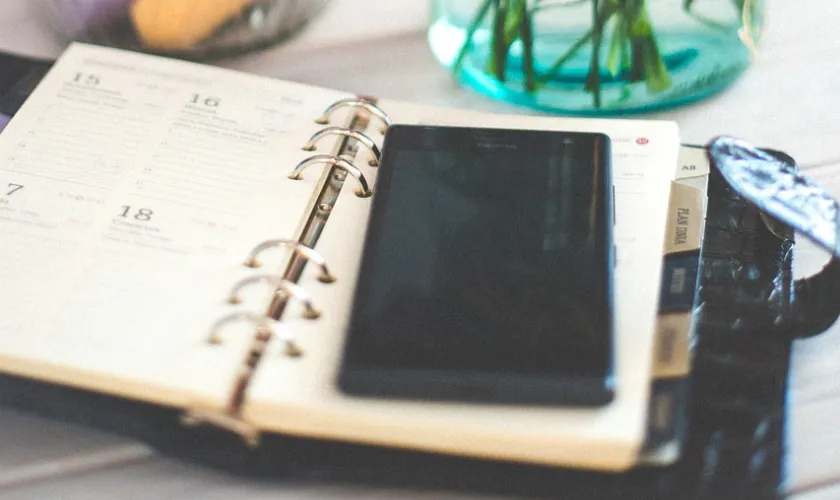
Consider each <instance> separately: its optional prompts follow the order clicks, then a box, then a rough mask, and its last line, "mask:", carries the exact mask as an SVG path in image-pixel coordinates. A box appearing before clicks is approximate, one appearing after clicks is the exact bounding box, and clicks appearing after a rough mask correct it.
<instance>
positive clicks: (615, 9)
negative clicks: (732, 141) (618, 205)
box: [430, 0, 762, 114]
mask: <svg viewBox="0 0 840 500" xmlns="http://www.w3.org/2000/svg"><path fill="white" fill-rule="evenodd" d="M453 2H454V0H453ZM437 3H438V4H439V5H440V4H442V3H443V4H445V3H446V2H445V1H444V0H437ZM657 5H659V6H658V7H657ZM662 5H665V6H664V7H662ZM475 6H476V7H477V8H475V10H474V12H473V15H472V16H471V18H469V22H468V23H465V24H464V25H463V27H461V28H460V29H461V31H460V33H462V34H463V37H462V39H461V42H460V43H459V46H458V50H457V53H456V54H455V55H454V57H451V58H449V60H450V61H451V64H448V65H449V66H450V67H451V70H452V72H453V73H454V74H455V75H456V76H458V77H459V78H462V79H465V75H466V78H468V79H470V80H471V81H472V82H473V83H472V84H473V86H476V87H485V88H479V90H483V91H485V92H486V93H489V94H491V95H494V96H495V97H500V98H503V99H507V100H513V101H515V102H518V103H522V104H526V105H531V106H532V107H536V108H547V109H550V110H560V111H564V110H566V109H568V110H569V111H571V112H575V113H583V114H586V113H593V114H603V113H611V112H626V111H628V110H630V111H636V110H638V108H642V109H653V108H656V107H665V106H669V105H674V104H678V103H680V102H687V101H690V100H694V99H697V98H700V97H704V96H705V95H710V94H711V93H714V92H716V91H718V90H720V89H722V88H723V87H725V86H727V85H728V84H730V83H731V82H732V81H734V79H735V78H736V77H737V76H738V75H740V73H741V72H743V71H744V70H745V69H746V67H747V66H748V64H749V56H750V50H751V49H752V47H746V45H747V44H746V42H744V43H742V42H741V41H739V37H740V38H743V31H744V29H745V27H744V26H742V20H743V19H744V18H745V16H746V13H749V14H750V15H751V16H755V15H756V14H758V15H757V17H758V18H760V11H761V7H762V5H761V0H683V1H682V2H680V1H679V0H673V1H670V2H669V1H664V0H660V2H658V3H657V2H651V1H650V0H553V1H552V0H481V1H480V2H478V3H476V4H475ZM653 8H657V9H659V10H660V11H661V12H659V15H660V18H658V19H668V18H673V17H674V12H676V13H677V14H679V15H680V16H681V19H680V22H679V23H674V25H673V26H670V25H668V24H667V23H666V22H664V21H660V22H659V23H656V22H654V19H657V18H656V17H655V16H653V15H652V9H653ZM453 9H454V7H453ZM573 9H574V12H575V14H576V15H577V16H578V19H576V21H577V23H576V24H575V23H569V25H568V26H567V27H565V28H564V29H565V32H564V33H560V34H558V33H552V32H551V30H552V29H558V28H556V25H557V24H558V23H554V24H552V23H547V22H541V21H544V20H545V19H547V18H550V19H553V20H558V19H559V20H560V21H562V20H563V16H564V15H570V14H568V13H569V12H570V11H571V10H573ZM583 9H586V16H587V17H588V20H586V19H583V18H582V17H581V16H582V15H583V14H582V13H583V12H584V10H583ZM668 9H670V10H668ZM655 13H656V12H655ZM549 16H550V17H549ZM666 16H667V17H666ZM453 17H454V16H453ZM441 19H443V20H445V21H446V22H451V19H444V18H443V17H442V16H441ZM441 22H443V21H441ZM453 24H454V23H453ZM662 24H664V25H665V29H664V33H665V35H664V39H665V42H664V43H663V42H661V40H660V38H661V37H660V31H659V28H660V26H659V25H662ZM437 28H439V26H436V25H433V26H432V28H430V39H431V41H432V46H433V50H434V49H435V48H436V40H435V38H434V37H435V36H436V35H437V33H444V31H442V30H439V29H437ZM450 31H453V30H450ZM561 35H562V38H561ZM692 37H693V38H692ZM558 40H559V41H558ZM721 44H723V45H721ZM727 49H730V50H729V52H726V50H727ZM715 50H718V51H723V52H721V53H718V54H715ZM733 50H734V51H733ZM437 52H443V51H442V50H438V51H437ZM437 52H436V53H437ZM439 58H440V59H441V60H442V62H444V59H445V58H444V57H442V56H441V57H439ZM482 59H483V62H481V60H482ZM587 61H588V62H587ZM445 64H446V62H445ZM465 69H468V71H465ZM467 73H468V74H467ZM689 73H691V74H690V76H689V77H685V76H684V75H686V74H689ZM701 73H702V74H701ZM710 74H711V76H709V75H710ZM675 80H676V82H677V84H676V85H675ZM698 82H699V83H698ZM704 86H705V87H708V88H703V87H704ZM574 93H578V94H580V93H585V94H586V95H589V101H588V104H585V103H582V102H580V99H578V100H577V101H576V102H575V103H574V104H573V105H572V104H564V103H563V102H558V103H551V102H549V101H548V100H547V99H548V98H547V97H544V96H545V95H556V96H557V97H558V98H563V96H564V95H567V96H572V94H574ZM509 97H511V98H509ZM657 100H659V101H660V102H661V105H657ZM576 107H577V108H578V109H575V108H576Z"/></svg>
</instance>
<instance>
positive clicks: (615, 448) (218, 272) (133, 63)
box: [0, 44, 708, 470]
mask: <svg viewBox="0 0 840 500" xmlns="http://www.w3.org/2000/svg"><path fill="white" fill-rule="evenodd" d="M393 123H402V124H440V125H462V126H480V127H497V128H518V129H535V130H536V129H539V130H565V131H584V132H601V133H605V134H608V135H609V136H610V138H611V141H612V168H613V178H614V185H615V194H616V198H615V201H616V225H615V230H614V231H615V240H616V254H617V266H616V274H615V280H616V299H615V311H616V318H617V321H616V339H617V340H616V370H615V398H614V400H613V401H612V402H611V403H609V404H607V405H605V406H603V407H599V408H573V407H550V406H540V407H536V406H534V407H527V406H505V405H499V404H468V403H458V402H445V403H443V402H424V401H404V400H401V401H397V400H388V399H378V400H377V399H371V398H355V397H352V396H349V395H346V394H343V393H342V392H341V391H340V390H339V389H338V387H337V384H336V374H337V370H338V364H339V359H340V356H341V350H342V346H343V338H344V335H345V332H346V328H347V322H348V318H349V315H350V308H351V303H352V298H353V294H354V290H355V284H356V282H357V280H364V279H365V277H364V276H361V275H359V272H358V267H359V262H360V258H361V251H362V245H363V243H364V239H365V231H366V226H367V218H368V212H369V208H370V202H371V196H373V197H375V196H376V186H375V180H376V172H377V166H376V163H377V158H378V155H379V152H380V148H381V147H382V138H383V131H384V129H385V128H386V127H387V126H389V125H391V124H393ZM683 153H684V154H686V155H689V156H686V157H685V158H686V159H684V160H683V163H685V165H688V163H691V164H692V165H694V167H696V168H694V167H691V168H689V167H684V168H678V165H679V164H680V160H679V158H678V155H679V154H680V138H679V132H678V128H677V126H676V124H674V123H671V122H664V121H642V120H582V119H568V118H548V117H526V116H515V115H489V114H482V113H477V112H471V111H463V110H452V109H442V108H433V107H427V106H422V105H417V104H410V103H404V102H397V101H391V100H386V99H382V100H378V101H376V100H374V99H371V98H359V97H357V96H354V95H352V94H349V93H344V92H340V91H335V90H330V89H324V88H317V87H311V86H306V85H301V84H297V83H291V82H285V81H278V80H273V79H268V78H263V77H257V76H252V75H245V74H242V73H237V72H234V71H230V70H224V69H219V68H215V67H210V66H205V65H199V64H195V63H189V62H184V61H176V60H170V59H165V58H160V57H155V56H149V55H143V54H137V53H131V52H124V51H120V50H116V49H109V48H103V47H95V46H90V45H84V44H74V45H72V46H71V47H70V48H69V49H68V50H67V51H66V52H65V53H64V54H63V55H62V57H61V58H60V59H59V61H58V62H57V63H56V65H55V66H54V67H53V68H52V69H51V71H50V72H49V73H48V74H47V75H46V77H45V78H44V79H43V80H42V81H41V83H40V84H39V85H38V87H37V88H36V89H35V91H34V93H33V94H32V95H31V97H30V98H29V99H28V100H27V101H26V103H25V104H24V105H23V107H22V108H21V110H20V112H19V113H18V114H17V115H16V116H15V117H14V119H13V120H12V121H11V123H10V124H9V126H8V127H7V128H6V129H5V130H4V131H3V133H2V134H0V235H2V236H0V238H2V245H0V311H2V315H0V372H1V373H4V374H6V375H8V376H14V377H22V378H27V379H33V380H38V381H42V382H46V383H51V384H58V385H62V386H68V387H74V388H77V389H82V390H86V391H93V392H97V393H103V394H108V395H112V396H115V397H118V398H125V399H130V400H137V401H143V402H147V403H151V404H155V405H160V406H163V407H170V408H177V409H179V410H182V414H183V423H184V424H185V425H210V426H218V427H223V428H225V429H228V430H230V431H231V432H235V433H237V434H239V435H241V436H242V437H243V438H245V439H246V440H248V441H249V442H250V443H251V444H253V445H255V446H258V445H259V438H260V435H261V434H264V433H277V434H284V435H292V436H300V437H306V438H313V439H327V440H337V441H345V442H358V443H366V444H373V445H382V446H389V447H398V448H408V449H415V450H424V451H431V452H439V453H446V454H454V455H466V456H474V457H481V458H488V459H497V460H506V461H519V462H527V463H534V464H545V465H556V466H564V467H584V468H593V469H602V470H624V469H627V468H630V467H633V466H635V465H637V464H639V463H643V462H653V463H667V462H669V461H673V460H674V459H675V458H676V456H675V453H676V452H674V451H673V450H671V452H663V451H662V450H663V449H662V448H661V447H658V445H660V444H669V445H673V444H674V440H675V439H677V438H676V437H675V435H674V433H675V431H668V432H666V433H665V435H659V434H662V433H657V432H655V430H656V429H657V428H660V430H661V429H672V428H673V427H674V426H675V421H676V419H677V417H676V416H675V415H676V413H679V411H678V409H677V408H675V403H674V401H677V400H679V399H680V398H679V397H678V395H677V396H675V397H674V399H673V400H669V401H670V402H668V401H663V400H660V399H657V398H658V397H659V396H662V395H663V394H666V393H667V390H665V389H663V387H666V386H667V387H671V385H668V384H665V385H663V384H661V383H659V382H662V380H664V379H669V380H670V379H671V378H673V379H675V380H679V379H681V378H682V377H684V376H685V375H686V374H687V371H688V363H689V353H688V350H689V347H688V344H689V343H688V341H687V338H688V337H687V336H688V334H689V330H690V323H691V311H690V309H691V302H690V301H689V303H688V304H687V307H684V308H683V309H681V310H680V311H681V312H674V311H676V310H677V309H673V310H670V309H668V310H666V309H667V308H664V309H663V307H662V303H663V302H664V301H663V300H661V297H660V291H661V290H662V289H663V288H665V289H668V290H670V291H671V292H675V293H676V292H679V293H682V294H683V295H685V292H686V291H687V293H688V295H690V296H691V297H693V291H694V284H695V282H696V271H697V269H696V265H697V259H698V258H699V247H700V243H701V241H700V240H701V235H702V220H703V216H702V211H703V210H704V204H703V200H704V199H705V193H704V190H705V184H704V179H705V175H706V173H707V172H708V167H707V166H701V165H700V164H702V163H703V162H704V161H705V157H704V155H703V154H702V152H701V153H700V154H698V150H695V151H691V150H687V149H685V148H684V151H683ZM690 155H694V156H695V157H694V159H688V158H689V157H690ZM679 172H682V173H681V174H679V175H678V173H679ZM686 172H687V173H686ZM680 177H692V178H693V179H692V180H691V181H690V182H689V181H686V180H685V179H683V181H681V182H682V184H679V185H680V186H682V187H680V188H678V189H674V190H672V185H678V184H677V183H675V181H677V180H678V178H680ZM672 198H673V199H672ZM676 214H679V217H678V216H677V215H676ZM666 235H667V239H666ZM671 253H684V254H685V255H689V256H693V257H691V258H689V261H691V259H692V258H693V265H694V270H693V274H691V273H689V275H686V274H685V273H684V272H682V271H680V270H679V269H678V270H677V271H679V272H675V273H673V274H670V275H666V273H665V271H664V270H665V269H666V268H667V266H663V262H665V260H666V259H665V258H664V256H665V254H671ZM689 267H690V263H689ZM692 276H693V277H694V278H693V279H694V281H692ZM663 281H666V282H667V283H666V286H664V287H663ZM663 325H665V326H663ZM657 331H659V333H657ZM662 332H669V333H668V335H672V336H671V337H668V335H666V334H663V333H662ZM674 332H676V333H674ZM673 335H676V337H677V340H675V338H674V337H673ZM666 337H667V338H666ZM663 346H667V349H666V348H664V347H663ZM675 346H676V347H675ZM665 351H668V352H666V353H665V354H663V352H665ZM675 360H676V361H675ZM662 391H665V392H662ZM657 395H659V396H657Z"/></svg>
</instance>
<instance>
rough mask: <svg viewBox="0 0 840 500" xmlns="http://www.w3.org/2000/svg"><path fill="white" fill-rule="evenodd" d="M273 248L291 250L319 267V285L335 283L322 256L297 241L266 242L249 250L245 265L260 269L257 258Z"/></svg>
mask: <svg viewBox="0 0 840 500" xmlns="http://www.w3.org/2000/svg"><path fill="white" fill-rule="evenodd" d="M275 247H288V248H293V249H294V251H295V253H296V254H299V255H301V256H302V257H304V258H305V259H306V260H308V261H310V262H312V263H314V264H315V265H317V266H318V267H320V268H321V274H320V276H318V281H320V282H321V283H332V282H333V281H335V276H333V275H332V274H331V273H330V270H329V268H327V261H326V259H324V256H323V255H321V253H320V252H318V251H316V250H315V249H314V248H312V247H308V246H306V245H304V244H303V243H301V242H299V241H297V240H266V241H264V242H262V243H260V244H259V245H257V246H255V247H254V249H253V250H251V253H250V254H248V258H246V259H245V265H246V266H248V267H260V266H261V265H262V264H261V263H260V261H259V260H257V257H259V255H260V254H261V253H262V252H263V251H265V250H268V249H269V248H275Z"/></svg>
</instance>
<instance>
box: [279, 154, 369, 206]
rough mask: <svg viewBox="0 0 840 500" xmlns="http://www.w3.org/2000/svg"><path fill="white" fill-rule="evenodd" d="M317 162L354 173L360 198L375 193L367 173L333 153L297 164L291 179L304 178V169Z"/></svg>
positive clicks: (313, 157)
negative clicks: (371, 188) (370, 185)
mask: <svg viewBox="0 0 840 500" xmlns="http://www.w3.org/2000/svg"><path fill="white" fill-rule="evenodd" d="M316 163H321V164H325V165H329V166H331V167H336V168H340V169H341V170H344V171H345V172H347V173H348V174H350V175H352V176H353V177H354V178H355V179H356V182H358V183H359V188H360V189H357V190H356V196H358V197H359V198H367V197H369V196H370V195H372V194H373V193H372V192H371V190H370V187H368V183H367V179H365V175H364V174H363V173H362V171H361V170H359V169H358V168H356V166H355V165H353V164H352V163H350V162H349V161H347V160H345V159H344V158H339V157H338V156H333V155H315V156H310V157H309V158H307V159H305V160H303V161H302V162H300V163H298V164H297V166H296V167H295V169H294V170H293V171H292V173H291V174H289V179H294V180H299V179H303V171H304V170H306V167H309V166H310V165H314V164H316Z"/></svg>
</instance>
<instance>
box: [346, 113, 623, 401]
mask: <svg viewBox="0 0 840 500" xmlns="http://www.w3.org/2000/svg"><path fill="white" fill-rule="evenodd" d="M379 169H380V170H379V173H378V180H377V185H376V194H375V196H374V200H373V207H372V214H371V220H370V223H369V229H368V233H367V240H366V246H365V249H364V255H363V259H362V260H363V262H362V267H361V270H360V278H359V284H358V288H357V291H356V296H355V303H354V308H353V313H352V318H351V324H350V331H349V332H348V337H347V344H346V349H345V353H344V360H343V365H342V371H343V373H342V386H343V387H344V388H345V390H347V391H348V392H352V393H359V394H363V393H376V394H383V395H385V394H388V395H399V394H400V393H404V394H406V395H409V396H410V395H419V396H424V397H432V398H434V397H438V396H439V397H441V398H458V397H461V396H464V397H466V398H467V399H475V398H477V399H485V396H488V397H487V398H486V399H495V400H499V399H502V400H509V399H510V397H513V398H514V399H516V394H517V393H519V394H520V395H523V397H524V398H525V399H529V400H540V399H541V398H540V397H538V396H533V395H532V396H533V397H530V396H528V394H526V393H527V392H528V391H529V387H542V388H543V389H546V390H549V392H550V391H551V390H552V388H554V389H556V394H555V396H553V397H548V399H550V400H562V399H563V398H564V397H565V396H564V395H563V394H562V393H563V392H564V389H570V388H571V393H573V394H572V399H580V400H582V401H583V400H592V401H601V402H603V400H604V399H605V398H608V397H607V396H604V394H606V393H608V392H609V387H608V386H609V378H610V373H611V368H612V363H611V361H612V338H611V336H612V317H613V311H612V286H611V281H612V280H611V275H612V268H613V255H612V245H613V244H612V238H611V234H612V224H613V222H612V204H611V203H612V184H611V178H610V173H609V139H608V138H607V137H606V136H603V135H600V134H582V133H558V132H534V131H528V132H524V131H512V130H487V129H467V128H440V127H421V126H416V127H412V126H395V127H392V128H391V129H390V130H389V133H388V135H387V137H386V143H385V147H384V151H383V159H382V162H381V166H380V167H379ZM500 387H501V389H500ZM593 387H594V390H595V391H596V392H598V391H600V392H601V393H602V394H600V395H595V396H593V395H592V394H589V395H587V394H586V393H587V392H592V390H593ZM401 388H402V389H404V390H401ZM459 388H460V389H459ZM505 388H507V389H505ZM507 392H511V394H508V395H507V396H502V395H500V394H501V393H507ZM537 392H539V390H537ZM565 392H570V391H568V390H566V391H565ZM459 394H460V396H459ZM508 396H510V397H508Z"/></svg>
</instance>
